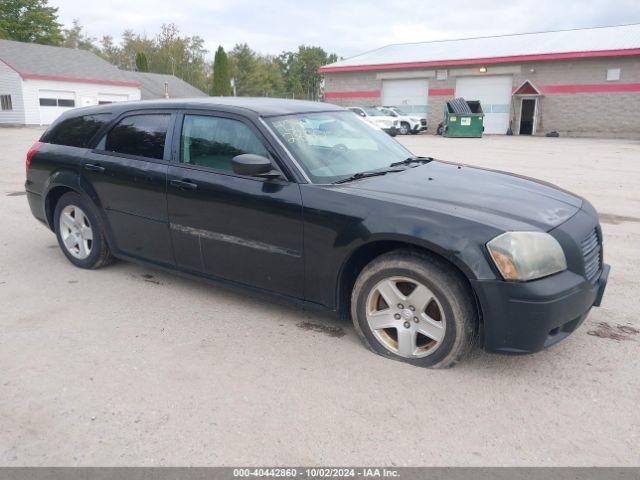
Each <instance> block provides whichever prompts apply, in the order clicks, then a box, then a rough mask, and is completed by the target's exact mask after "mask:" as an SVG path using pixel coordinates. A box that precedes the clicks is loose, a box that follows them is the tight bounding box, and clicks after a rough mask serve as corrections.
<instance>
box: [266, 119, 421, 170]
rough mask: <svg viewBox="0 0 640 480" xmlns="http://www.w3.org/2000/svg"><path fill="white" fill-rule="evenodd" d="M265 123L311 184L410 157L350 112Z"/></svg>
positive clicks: (393, 142)
mask: <svg viewBox="0 0 640 480" xmlns="http://www.w3.org/2000/svg"><path fill="white" fill-rule="evenodd" d="M265 120H266V122H267V123H268V124H269V125H270V126H271V127H272V128H273V130H274V131H275V132H276V135H277V136H278V137H279V138H280V140H281V141H282V143H284V144H285V145H286V146H287V148H289V151H290V152H291V154H292V155H293V156H294V158H295V159H296V160H297V161H298V163H299V164H300V166H301V167H302V168H303V169H304V171H305V173H306V174H307V175H308V177H309V178H310V179H311V181H312V182H313V183H332V182H335V181H337V180H342V179H344V178H347V177H350V176H351V175H353V174H355V173H359V172H364V171H369V170H375V169H379V168H386V167H389V165H390V164H391V163H393V162H399V161H402V160H405V159H407V158H409V157H411V156H412V155H411V152H409V151H408V150H407V149H405V148H404V147H403V146H402V145H400V144H399V143H398V142H396V141H395V140H394V139H392V138H391V137H390V136H389V135H387V134H386V133H384V132H383V131H382V130H380V129H379V128H377V127H375V126H373V125H371V124H369V123H367V122H366V121H364V120H363V119H361V118H360V117H358V116H356V115H354V114H353V113H352V112H346V111H344V112H323V113H303V114H299V115H285V116H281V117H272V118H266V119H265Z"/></svg>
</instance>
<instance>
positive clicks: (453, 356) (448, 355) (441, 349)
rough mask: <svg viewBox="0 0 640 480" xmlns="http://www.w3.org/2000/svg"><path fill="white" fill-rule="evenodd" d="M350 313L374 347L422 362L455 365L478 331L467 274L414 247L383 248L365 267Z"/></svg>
mask: <svg viewBox="0 0 640 480" xmlns="http://www.w3.org/2000/svg"><path fill="white" fill-rule="evenodd" d="M351 317H352V320H353V323H354V326H355V329H356V331H357V332H358V334H359V336H360V338H361V339H362V341H363V342H364V343H365V345H367V346H368V347H369V348H370V349H371V350H373V351H374V352H375V353H377V354H379V355H382V356H385V357H389V358H393V359H395V360H400V361H404V362H407V363H411V364H413V365H417V366H422V367H430V368H444V367H449V366H451V365H453V364H454V363H456V362H457V361H458V360H459V359H460V358H461V357H462V356H463V355H464V354H466V353H467V352H468V351H469V350H470V348H471V346H472V345H473V342H474V339H475V335H476V325H477V315H476V310H475V304H474V301H473V297H472V295H471V293H470V291H469V287H468V285H467V284H466V280H465V279H464V278H463V277H462V276H461V275H460V274H459V273H458V272H457V271H454V270H453V268H452V267H450V266H449V265H448V264H446V263H445V262H444V261H442V260H440V259H438V258H436V257H434V256H431V255H428V254H424V253H422V252H418V251H412V250H399V251H395V252H391V253H387V254H384V255H382V256H380V257H378V258H377V259H375V260H374V261H373V262H371V263H370V264H369V265H367V266H366V267H365V268H364V270H363V271H362V272H361V273H360V275H359V276H358V279H357V280H356V283H355V285H354V288H353V293H352V298H351Z"/></svg>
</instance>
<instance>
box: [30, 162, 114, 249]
mask: <svg viewBox="0 0 640 480" xmlns="http://www.w3.org/2000/svg"><path fill="white" fill-rule="evenodd" d="M59 187H65V188H69V189H71V190H73V191H74V192H76V193H77V194H78V195H80V196H81V197H82V198H84V199H85V200H86V201H88V202H89V203H91V204H92V205H93V206H94V207H95V210H96V212H97V214H98V216H99V218H100V221H101V222H102V225H103V227H104V234H105V237H106V238H107V242H108V244H109V246H114V245H115V242H114V238H113V235H112V232H111V225H110V224H109V220H108V219H107V216H106V215H105V212H104V209H103V208H102V204H101V203H100V199H99V197H98V195H97V194H96V191H95V190H94V188H93V186H91V184H90V183H89V182H87V181H86V180H84V179H83V178H82V176H81V175H80V174H79V173H78V172H77V171H75V170H72V169H68V168H63V169H60V170H57V171H55V172H54V173H53V174H51V176H49V177H48V178H47V180H46V181H45V183H44V186H43V189H42V192H43V193H42V202H43V207H44V211H45V214H46V217H47V225H48V227H49V228H50V229H51V230H52V231H55V227H54V224H53V218H52V216H53V212H52V211H51V208H50V201H51V196H50V194H51V192H52V191H53V190H54V189H56V188H59Z"/></svg>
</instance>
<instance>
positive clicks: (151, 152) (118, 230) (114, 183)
mask: <svg viewBox="0 0 640 480" xmlns="http://www.w3.org/2000/svg"><path fill="white" fill-rule="evenodd" d="M171 119H172V114H171V112H166V111H153V112H151V111H145V112H144V113H142V112H140V113H131V114H126V116H124V117H123V118H121V119H119V120H118V121H117V122H116V124H115V125H114V126H113V127H112V128H111V129H110V130H109V131H108V132H107V133H106V134H105V135H104V137H103V138H102V139H101V140H100V142H99V143H98V145H97V146H96V148H95V149H93V150H92V151H90V152H89V153H87V155H86V157H85V159H84V162H83V165H82V181H86V182H88V183H89V187H90V189H92V190H93V192H94V195H95V196H97V199H96V200H97V201H98V203H99V204H100V205H101V206H102V208H103V210H104V212H105V214H106V217H107V221H108V222H109V226H110V227H111V232H112V234H113V237H114V238H113V240H114V241H115V244H116V245H114V246H115V248H116V249H117V250H119V251H120V252H123V253H125V254H128V255H132V256H135V257H139V258H143V259H146V260H151V261H154V262H158V263H162V264H169V265H172V264H173V253H172V250H171V239H170V236H169V222H168V217H167V199H166V182H167V169H168V168H169V159H170V157H171V152H170V148H169V147H167V145H168V144H169V142H167V132H171V131H172V130H171V125H172V121H171ZM165 147H166V148H165Z"/></svg>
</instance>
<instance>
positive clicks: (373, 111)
mask: <svg viewBox="0 0 640 480" xmlns="http://www.w3.org/2000/svg"><path fill="white" fill-rule="evenodd" d="M363 110H364V111H365V112H367V115H369V116H370V117H384V116H385V115H386V113H382V112H381V111H380V110H378V109H377V108H374V107H367V108H363Z"/></svg>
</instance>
